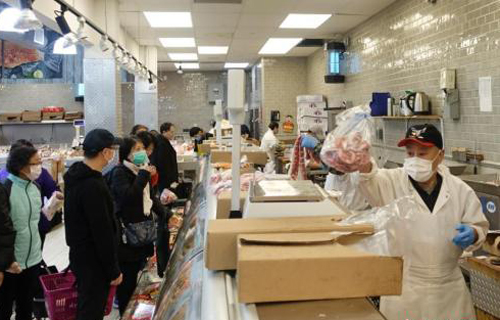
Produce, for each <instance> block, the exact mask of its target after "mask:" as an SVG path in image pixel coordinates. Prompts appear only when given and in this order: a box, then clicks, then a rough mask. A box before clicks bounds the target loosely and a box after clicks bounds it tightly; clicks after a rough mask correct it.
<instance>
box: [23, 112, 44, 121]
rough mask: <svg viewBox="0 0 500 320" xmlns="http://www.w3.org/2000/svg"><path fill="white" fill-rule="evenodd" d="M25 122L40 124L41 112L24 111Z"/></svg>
mask: <svg viewBox="0 0 500 320" xmlns="http://www.w3.org/2000/svg"><path fill="white" fill-rule="evenodd" d="M22 118H23V122H40V121H42V112H41V111H24V112H23V114H22Z"/></svg>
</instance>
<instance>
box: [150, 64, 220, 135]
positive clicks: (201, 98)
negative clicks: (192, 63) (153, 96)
mask: <svg viewBox="0 0 500 320" xmlns="http://www.w3.org/2000/svg"><path fill="white" fill-rule="evenodd" d="M164 76H167V80H166V81H162V82H160V83H159V84H158V112H159V115H158V119H159V122H160V124H161V123H164V122H167V121H168V122H172V123H173V124H175V125H176V126H177V128H178V129H189V128H191V127H192V126H194V125H197V126H199V127H201V128H203V129H204V130H206V131H208V130H209V129H210V120H211V119H213V117H214V112H213V106H211V105H210V104H209V101H208V91H209V90H208V88H209V84H211V83H214V84H219V83H220V84H224V83H225V82H226V78H227V74H226V73H223V72H185V73H184V74H182V75H179V74H177V73H175V72H162V73H161V74H160V78H163V77H164ZM226 89H227V88H226Z"/></svg>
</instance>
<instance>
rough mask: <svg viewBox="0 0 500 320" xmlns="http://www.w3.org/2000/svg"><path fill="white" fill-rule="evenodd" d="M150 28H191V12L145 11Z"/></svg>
mask: <svg viewBox="0 0 500 320" xmlns="http://www.w3.org/2000/svg"><path fill="white" fill-rule="evenodd" d="M144 16H146V19H147V20H148V22H149V25H150V26H151V28H192V27H193V20H192V19H191V12H158V11H145V12H144Z"/></svg>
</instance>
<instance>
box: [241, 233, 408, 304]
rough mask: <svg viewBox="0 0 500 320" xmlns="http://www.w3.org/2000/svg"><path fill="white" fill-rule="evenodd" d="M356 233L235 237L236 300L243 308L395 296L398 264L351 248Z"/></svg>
mask: <svg viewBox="0 0 500 320" xmlns="http://www.w3.org/2000/svg"><path fill="white" fill-rule="evenodd" d="M369 236H370V235H369V234H363V233H361V234H358V232H355V231H353V232H338V233H336V232H332V233H308V234H303V233H300V234H297V233H288V234H251V235H240V236H239V237H238V264H237V268H238V273H237V282H238V297H239V301H240V302H243V303H258V302H279V301H304V300H324V299H344V298H361V297H370V296H387V295H400V294H401V292H402V279H403V259H402V258H401V257H385V256H379V255H376V254H372V253H369V252H365V251H362V250H360V249H359V248H355V247H353V246H352V244H353V243H355V242H356V241H359V240H360V239H363V238H366V237H369Z"/></svg>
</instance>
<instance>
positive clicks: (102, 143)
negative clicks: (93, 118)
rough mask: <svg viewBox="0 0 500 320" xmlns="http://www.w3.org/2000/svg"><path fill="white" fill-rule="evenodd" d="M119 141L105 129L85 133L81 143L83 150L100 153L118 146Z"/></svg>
mask: <svg viewBox="0 0 500 320" xmlns="http://www.w3.org/2000/svg"><path fill="white" fill-rule="evenodd" d="M119 144H120V139H118V138H116V137H115V136H114V135H113V134H112V133H111V132H109V131H108V130H106V129H94V130H92V131H90V132H89V133H87V135H86V136H85V140H84V141H83V150H84V151H88V152H100V151H102V150H103V149H105V148H112V147H113V146H116V145H119Z"/></svg>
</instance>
